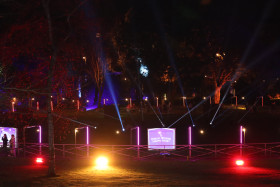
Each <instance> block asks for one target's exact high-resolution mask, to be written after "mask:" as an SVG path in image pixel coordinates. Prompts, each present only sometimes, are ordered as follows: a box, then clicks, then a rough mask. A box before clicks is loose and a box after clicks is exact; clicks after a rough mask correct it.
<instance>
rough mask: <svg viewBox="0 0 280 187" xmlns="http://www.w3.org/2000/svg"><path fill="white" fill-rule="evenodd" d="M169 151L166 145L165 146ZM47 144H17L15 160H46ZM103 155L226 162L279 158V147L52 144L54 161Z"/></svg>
mask: <svg viewBox="0 0 280 187" xmlns="http://www.w3.org/2000/svg"><path fill="white" fill-rule="evenodd" d="M168 146H169V147H170V145H168ZM48 151H49V149H48V144H38V143H36V144H26V145H25V146H24V144H19V147H18V149H17V155H18V156H28V157H30V156H31V157H32V156H37V155H43V156H44V157H48ZM97 154H107V155H111V156H115V157H117V158H124V159H161V158H164V159H183V160H197V159H213V158H217V159H227V158H232V157H235V156H243V157H246V158H262V157H274V158H275V157H280V143H279V142H276V143H252V144H251V143H250V144H203V145H176V146H175V149H173V150H170V149H151V148H150V147H149V146H148V145H139V146H137V145H94V144H89V145H87V144H55V155H56V158H69V159H71V158H88V157H93V156H95V155H97Z"/></svg>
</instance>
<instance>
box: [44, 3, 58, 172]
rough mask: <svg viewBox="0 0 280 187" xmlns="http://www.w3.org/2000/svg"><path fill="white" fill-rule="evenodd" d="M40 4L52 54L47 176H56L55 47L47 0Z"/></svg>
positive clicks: (49, 77)
mask: <svg viewBox="0 0 280 187" xmlns="http://www.w3.org/2000/svg"><path fill="white" fill-rule="evenodd" d="M42 4H43V7H44V10H45V14H46V18H47V21H48V26H49V38H50V43H51V46H52V50H51V51H52V56H51V57H50V69H49V73H48V87H47V89H48V98H47V113H48V116H47V121H48V140H49V163H48V164H49V169H48V176H51V177H52V176H56V174H55V152H54V127H53V115H52V109H51V95H52V84H53V72H54V66H55V61H56V51H57V50H56V47H55V44H54V40H53V29H52V22H51V16H50V10H49V1H46V0H42Z"/></svg>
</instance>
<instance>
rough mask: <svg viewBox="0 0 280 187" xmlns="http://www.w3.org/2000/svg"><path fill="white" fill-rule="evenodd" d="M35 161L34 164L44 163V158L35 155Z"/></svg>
mask: <svg viewBox="0 0 280 187" xmlns="http://www.w3.org/2000/svg"><path fill="white" fill-rule="evenodd" d="M35 163H36V164H43V163H44V159H43V158H42V157H37V158H36V159H35Z"/></svg>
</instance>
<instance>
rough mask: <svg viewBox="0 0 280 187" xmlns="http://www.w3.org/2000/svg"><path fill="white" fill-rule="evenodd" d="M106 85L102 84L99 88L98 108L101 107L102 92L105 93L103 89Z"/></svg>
mask: <svg viewBox="0 0 280 187" xmlns="http://www.w3.org/2000/svg"><path fill="white" fill-rule="evenodd" d="M103 88H104V86H103V85H102V86H100V87H99V89H98V105H97V108H98V109H99V108H100V107H101V99H102V94H103V90H104V89H103Z"/></svg>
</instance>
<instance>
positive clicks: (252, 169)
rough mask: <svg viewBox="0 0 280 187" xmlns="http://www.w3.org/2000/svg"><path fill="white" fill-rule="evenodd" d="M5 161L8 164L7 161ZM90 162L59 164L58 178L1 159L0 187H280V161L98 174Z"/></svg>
mask: <svg viewBox="0 0 280 187" xmlns="http://www.w3.org/2000/svg"><path fill="white" fill-rule="evenodd" d="M4 160H5V161H4ZM92 163H93V161H91V160H76V161H73V160H59V161H57V167H56V172H57V174H58V176H57V177H52V178H49V177H46V176H45V175H46V173H47V169H48V167H47V166H43V165H42V166H35V165H34V164H33V163H32V162H31V160H30V159H29V160H28V159H20V158H16V159H14V158H1V171H0V179H1V182H0V186H279V184H280V160H279V159H273V160H253V161H251V162H250V163H249V165H247V166H244V167H241V168H240V167H237V166H234V165H233V161H230V160H221V161H219V160H207V161H172V160H166V159H164V160H157V161H131V160H122V161H115V162H113V163H112V165H113V166H110V167H109V168H108V169H106V170H98V169H96V168H95V167H94V166H93V164H92Z"/></svg>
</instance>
